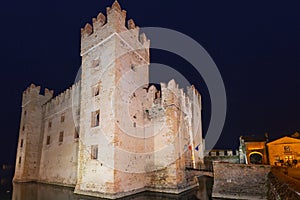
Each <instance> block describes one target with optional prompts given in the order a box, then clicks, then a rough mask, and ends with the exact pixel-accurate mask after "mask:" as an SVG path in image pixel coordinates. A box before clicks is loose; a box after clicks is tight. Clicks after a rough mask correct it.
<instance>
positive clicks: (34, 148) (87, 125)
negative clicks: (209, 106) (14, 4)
mask: <svg viewBox="0 0 300 200" xmlns="http://www.w3.org/2000/svg"><path fill="white" fill-rule="evenodd" d="M125 21H126V11H124V10H122V9H121V7H120V5H119V3H118V2H117V1H115V2H114V4H113V5H112V6H111V7H108V8H107V16H105V15H104V14H102V13H100V14H99V15H98V16H97V17H96V18H93V25H90V24H87V25H86V26H85V27H84V28H83V29H82V30H81V34H82V37H81V56H82V71H81V79H80V81H78V82H77V83H75V84H74V85H73V86H72V87H70V88H69V89H67V90H66V91H65V92H63V93H62V94H60V95H58V96H57V97H55V98H53V91H50V90H48V89H45V92H44V94H41V92H40V87H38V86H35V85H33V84H32V85H31V86H30V87H29V88H28V89H27V90H26V91H25V92H24V93H23V101H22V116H21V123H20V133H19V142H18V150H17V158H16V170H15V176H14V181H15V182H32V181H33V182H43V183H49V184H56V185H63V186H71V187H75V193H78V194H83V195H91V196H98V197H105V198H111V199H114V198H118V197H122V196H126V195H130V194H133V193H137V192H140V191H145V190H149V191H160V192H167V193H180V192H182V191H185V190H187V189H190V188H192V187H194V186H195V185H197V184H196V181H195V179H194V178H192V177H191V175H190V174H189V173H188V172H187V171H186V168H187V167H188V168H195V167H196V166H197V164H198V163H201V162H203V157H202V155H204V153H203V152H199V151H197V150H198V149H205V148H204V144H203V139H202V129H201V126H202V125H201V96H200V94H199V93H198V92H197V90H196V89H195V88H194V87H193V86H192V87H190V88H188V89H187V93H185V92H184V91H183V89H180V88H179V87H178V85H177V84H176V82H175V81H174V80H171V81H170V82H169V83H161V84H160V85H159V86H157V85H150V84H149V63H150V58H149V56H150V55H149V47H150V40H148V39H147V37H146V35H145V34H143V33H140V31H139V27H138V26H136V25H135V23H134V21H133V20H128V22H127V26H126V25H125ZM196 147H198V148H196ZM196 149H197V150H196Z"/></svg>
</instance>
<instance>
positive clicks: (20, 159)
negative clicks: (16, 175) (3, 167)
mask: <svg viewBox="0 0 300 200" xmlns="http://www.w3.org/2000/svg"><path fill="white" fill-rule="evenodd" d="M21 162H22V158H21V156H20V157H19V164H21Z"/></svg>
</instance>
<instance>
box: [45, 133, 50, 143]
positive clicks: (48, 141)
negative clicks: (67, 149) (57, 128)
mask: <svg viewBox="0 0 300 200" xmlns="http://www.w3.org/2000/svg"><path fill="white" fill-rule="evenodd" d="M49 144H50V136H49V135H48V136H47V140H46V145H49Z"/></svg>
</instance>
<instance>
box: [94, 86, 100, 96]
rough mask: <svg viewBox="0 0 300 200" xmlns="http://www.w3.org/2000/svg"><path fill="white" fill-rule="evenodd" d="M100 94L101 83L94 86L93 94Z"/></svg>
mask: <svg viewBox="0 0 300 200" xmlns="http://www.w3.org/2000/svg"><path fill="white" fill-rule="evenodd" d="M99 94H100V86H99V84H98V85H96V86H94V87H93V95H94V97H96V96H98V95H99Z"/></svg>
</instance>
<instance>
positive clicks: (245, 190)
mask: <svg viewBox="0 0 300 200" xmlns="http://www.w3.org/2000/svg"><path fill="white" fill-rule="evenodd" d="M213 168H214V186H213V195H212V196H213V197H222V198H233V199H267V191H268V176H267V175H268V173H269V172H270V168H271V167H270V166H268V165H244V164H230V163H221V162H214V163H213Z"/></svg>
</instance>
